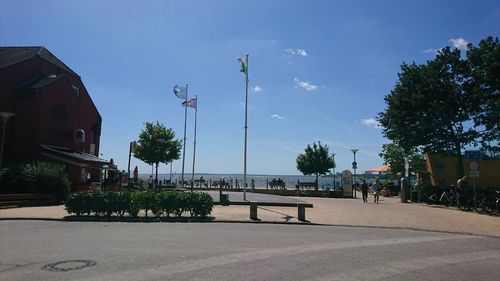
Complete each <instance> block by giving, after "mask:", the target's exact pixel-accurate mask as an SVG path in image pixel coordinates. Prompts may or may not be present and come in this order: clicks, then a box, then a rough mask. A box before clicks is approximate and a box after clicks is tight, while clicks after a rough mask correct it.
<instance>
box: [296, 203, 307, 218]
mask: <svg viewBox="0 0 500 281" xmlns="http://www.w3.org/2000/svg"><path fill="white" fill-rule="evenodd" d="M297 209H298V214H297V217H298V220H299V221H305V220H306V207H305V206H304V205H302V204H298V205H297Z"/></svg>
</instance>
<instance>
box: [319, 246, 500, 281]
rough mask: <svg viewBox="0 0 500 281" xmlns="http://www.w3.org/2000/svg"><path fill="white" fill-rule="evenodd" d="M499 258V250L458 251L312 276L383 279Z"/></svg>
mask: <svg viewBox="0 0 500 281" xmlns="http://www.w3.org/2000/svg"><path fill="white" fill-rule="evenodd" d="M498 258H500V251H481V252H473V253H460V254H455V255H448V256H432V257H421V258H418V259H411V260H405V261H396V262H391V263H384V264H383V265H380V264H379V265H377V266H372V267H363V268H360V269H356V270H351V271H344V272H337V273H335V274H332V275H329V276H325V277H320V278H314V279H313V280H316V281H337V280H342V281H357V280H383V279H386V278H388V277H391V276H394V275H398V274H404V273H408V272H412V271H416V270H423V269H426V268H429V267H439V266H445V265H452V264H458V263H466V262H473V261H481V260H488V259H498Z"/></svg>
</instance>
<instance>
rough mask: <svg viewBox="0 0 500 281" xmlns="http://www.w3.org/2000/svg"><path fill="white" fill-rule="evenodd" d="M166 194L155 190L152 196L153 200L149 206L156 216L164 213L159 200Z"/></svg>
mask: <svg viewBox="0 0 500 281" xmlns="http://www.w3.org/2000/svg"><path fill="white" fill-rule="evenodd" d="M166 196H167V195H166V194H165V193H164V192H157V193H155V197H154V202H153V205H152V207H151V212H152V213H153V214H154V215H155V216H156V217H161V216H162V215H163V214H164V213H165V210H164V209H163V206H162V204H161V202H162V201H163V199H164V198H165V197H166Z"/></svg>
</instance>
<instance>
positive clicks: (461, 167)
mask: <svg viewBox="0 0 500 281" xmlns="http://www.w3.org/2000/svg"><path fill="white" fill-rule="evenodd" d="M455 153H456V154H457V176H458V178H462V177H463V176H464V175H465V171H464V159H463V158H462V150H461V145H460V143H459V142H455Z"/></svg>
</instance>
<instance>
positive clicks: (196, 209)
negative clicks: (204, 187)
mask: <svg viewBox="0 0 500 281" xmlns="http://www.w3.org/2000/svg"><path fill="white" fill-rule="evenodd" d="M191 194H192V195H193V197H194V200H191V201H190V202H191V204H192V205H191V206H190V207H191V209H190V212H191V217H193V216H195V217H206V216H208V215H209V214H210V213H212V209H213V207H214V201H213V199H212V196H210V195H209V194H208V193H204V192H196V193H193V192H192V193H191Z"/></svg>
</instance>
